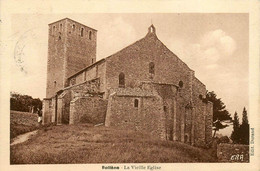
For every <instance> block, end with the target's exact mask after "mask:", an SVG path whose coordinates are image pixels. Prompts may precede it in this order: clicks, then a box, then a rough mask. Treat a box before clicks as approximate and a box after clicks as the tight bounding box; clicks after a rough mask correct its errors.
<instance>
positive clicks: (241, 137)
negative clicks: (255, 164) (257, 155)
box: [231, 107, 249, 145]
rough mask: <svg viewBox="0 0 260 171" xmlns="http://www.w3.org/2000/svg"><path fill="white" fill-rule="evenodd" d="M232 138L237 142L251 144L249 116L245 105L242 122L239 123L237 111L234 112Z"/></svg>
mask: <svg viewBox="0 0 260 171" xmlns="http://www.w3.org/2000/svg"><path fill="white" fill-rule="evenodd" d="M231 139H232V141H233V143H235V144H247V145H248V144H249V123H248V118H247V111H246V108H245V107H244V109H243V117H242V124H241V125H240V124H239V118H238V115H237V112H235V114H234V120H233V131H232V134H231Z"/></svg>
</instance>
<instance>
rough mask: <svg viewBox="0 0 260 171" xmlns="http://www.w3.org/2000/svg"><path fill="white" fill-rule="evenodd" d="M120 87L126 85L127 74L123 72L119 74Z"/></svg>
mask: <svg viewBox="0 0 260 171" xmlns="http://www.w3.org/2000/svg"><path fill="white" fill-rule="evenodd" d="M119 87H125V74H124V73H122V72H121V73H120V74H119Z"/></svg>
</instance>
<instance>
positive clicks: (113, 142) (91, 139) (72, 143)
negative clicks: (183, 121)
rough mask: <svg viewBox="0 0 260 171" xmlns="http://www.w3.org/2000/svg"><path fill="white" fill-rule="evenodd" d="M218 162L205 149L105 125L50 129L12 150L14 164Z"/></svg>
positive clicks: (66, 126) (53, 127) (41, 131)
mask: <svg viewBox="0 0 260 171" xmlns="http://www.w3.org/2000/svg"><path fill="white" fill-rule="evenodd" d="M214 161H215V158H213V157H212V156H210V155H209V153H208V151H207V150H205V149H200V148H196V147H192V146H189V145H186V144H182V143H178V142H170V141H163V140H159V139H155V138H152V137H150V136H149V135H148V134H144V133H139V132H138V133H137V132H134V131H123V130H118V129H112V128H106V127H103V126H102V127H89V126H87V125H74V126H73V125H62V126H52V127H47V128H44V129H41V130H40V131H39V134H38V135H37V136H35V137H34V138H32V139H31V140H29V141H27V142H25V143H22V144H18V145H14V146H12V147H11V164H23V163H24V164H25V163H161V162H165V163H171V162H214Z"/></svg>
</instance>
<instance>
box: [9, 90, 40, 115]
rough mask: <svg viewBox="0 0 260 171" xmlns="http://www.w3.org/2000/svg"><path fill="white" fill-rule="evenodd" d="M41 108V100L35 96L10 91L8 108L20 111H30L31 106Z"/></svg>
mask: <svg viewBox="0 0 260 171" xmlns="http://www.w3.org/2000/svg"><path fill="white" fill-rule="evenodd" d="M32 107H33V108H35V109H36V108H39V109H42V101H41V100H40V99H39V98H37V99H34V98H32V97H31V96H28V95H21V94H19V93H15V92H11V94H10V109H11V110H16V111H22V112H30V109H31V108H32Z"/></svg>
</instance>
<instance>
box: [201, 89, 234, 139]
mask: <svg viewBox="0 0 260 171" xmlns="http://www.w3.org/2000/svg"><path fill="white" fill-rule="evenodd" d="M206 101H210V102H212V103H213V130H214V135H213V137H215V135H216V131H219V130H220V129H224V128H226V127H227V126H228V125H227V124H223V121H229V122H231V120H232V118H231V116H230V113H229V112H228V111H227V110H226V106H225V105H224V103H223V102H222V100H221V99H220V98H217V95H216V94H215V92H214V91H211V92H207V95H206Z"/></svg>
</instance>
